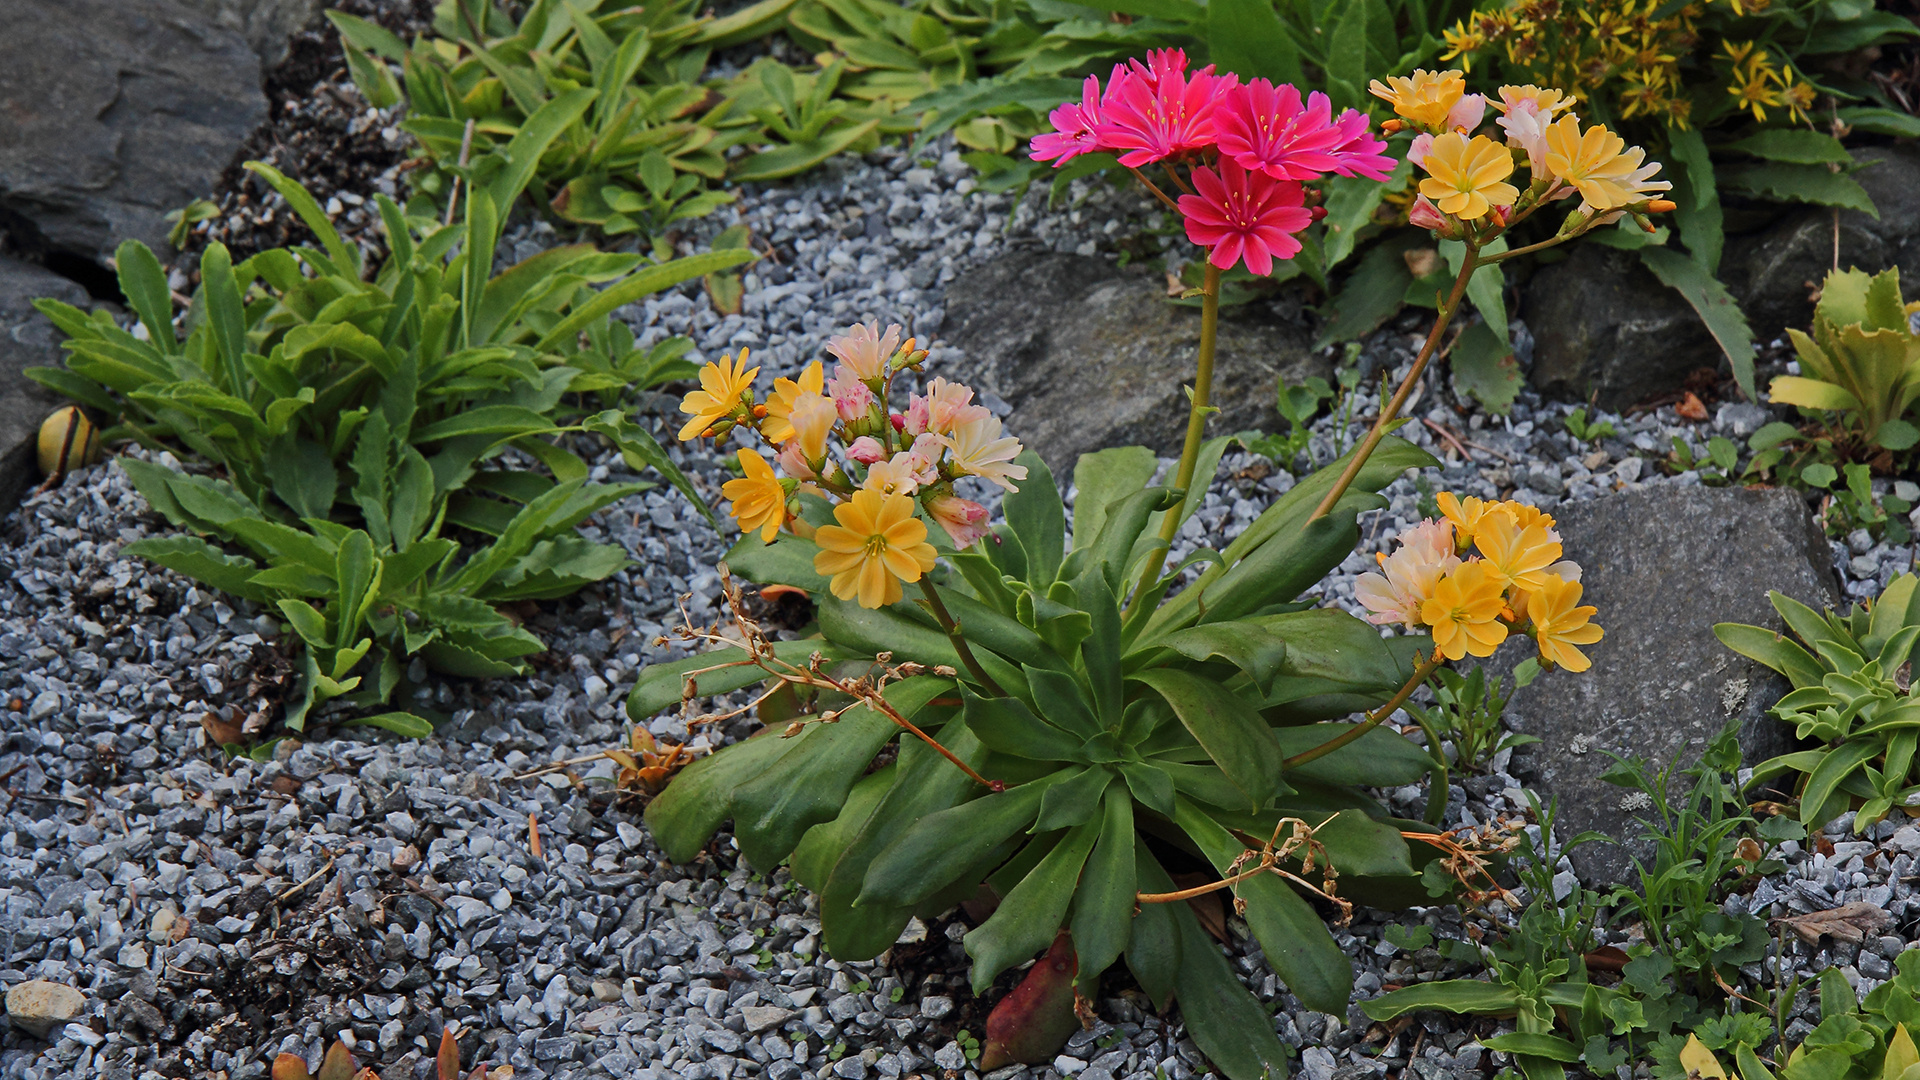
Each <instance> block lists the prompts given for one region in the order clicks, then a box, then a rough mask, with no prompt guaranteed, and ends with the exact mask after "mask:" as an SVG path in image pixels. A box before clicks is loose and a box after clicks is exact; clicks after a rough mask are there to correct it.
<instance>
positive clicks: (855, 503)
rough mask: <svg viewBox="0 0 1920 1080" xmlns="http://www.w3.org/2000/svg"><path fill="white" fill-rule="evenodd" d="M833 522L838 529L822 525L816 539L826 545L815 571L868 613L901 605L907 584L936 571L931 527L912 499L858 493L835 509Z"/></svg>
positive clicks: (837, 592) (835, 591) (836, 592)
mask: <svg viewBox="0 0 1920 1080" xmlns="http://www.w3.org/2000/svg"><path fill="white" fill-rule="evenodd" d="M833 517H834V520H836V521H838V522H839V524H838V525H822V526H821V527H820V529H819V531H818V532H816V533H814V535H813V540H814V543H816V544H819V545H820V551H819V553H818V554H816V555H815V556H814V557H813V568H814V570H815V571H817V572H819V573H821V574H825V575H827V576H828V577H829V578H831V579H832V580H831V582H830V584H831V587H832V589H833V595H835V596H837V597H839V598H840V599H842V600H854V599H857V600H859V602H860V606H861V607H864V608H878V607H885V606H886V605H888V604H894V603H898V602H899V600H900V597H901V596H902V595H903V594H902V591H901V589H900V583H901V582H902V581H919V580H920V575H921V574H924V573H926V572H927V571H929V570H932V569H933V561H934V554H935V553H934V550H933V545H932V544H929V543H927V527H926V526H925V525H923V524H921V523H920V522H919V521H917V520H915V519H914V516H913V500H912V499H911V498H908V497H907V496H905V495H883V494H881V493H880V492H878V491H856V492H854V493H853V498H851V499H849V500H847V501H846V502H843V503H841V504H840V505H839V506H836V507H834V508H833Z"/></svg>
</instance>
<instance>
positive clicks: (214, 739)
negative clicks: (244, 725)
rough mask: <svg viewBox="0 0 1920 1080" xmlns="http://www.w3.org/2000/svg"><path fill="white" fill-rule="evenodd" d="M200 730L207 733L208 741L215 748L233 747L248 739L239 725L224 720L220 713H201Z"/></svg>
mask: <svg viewBox="0 0 1920 1080" xmlns="http://www.w3.org/2000/svg"><path fill="white" fill-rule="evenodd" d="M200 730H202V731H204V732H206V733H207V741H208V742H210V743H212V744H214V745H215V746H231V745H233V744H234V743H238V742H245V741H246V739H247V737H246V735H245V733H243V732H242V731H241V730H240V725H239V724H230V723H228V722H227V721H225V720H222V719H221V718H220V714H218V713H201V714H200Z"/></svg>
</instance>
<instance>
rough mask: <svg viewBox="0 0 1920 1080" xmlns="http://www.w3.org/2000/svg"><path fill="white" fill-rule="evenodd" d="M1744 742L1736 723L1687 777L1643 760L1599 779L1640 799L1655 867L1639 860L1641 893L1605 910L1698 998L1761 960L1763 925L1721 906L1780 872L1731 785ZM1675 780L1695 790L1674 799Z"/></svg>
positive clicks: (1611, 902) (1617, 766)
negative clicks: (1756, 878) (1637, 933)
mask: <svg viewBox="0 0 1920 1080" xmlns="http://www.w3.org/2000/svg"><path fill="white" fill-rule="evenodd" d="M1738 734H1739V725H1738V723H1737V722H1735V723H1729V724H1728V725H1727V726H1726V727H1725V728H1723V729H1722V730H1721V731H1720V733H1719V734H1718V735H1716V736H1715V737H1714V738H1713V739H1712V740H1711V741H1710V742H1709V743H1708V744H1707V748H1706V751H1705V753H1704V754H1703V755H1702V756H1701V759H1700V761H1699V762H1697V763H1695V764H1693V765H1691V766H1688V767H1686V768H1684V769H1682V768H1680V767H1679V762H1678V761H1677V760H1676V761H1671V762H1668V763H1667V764H1666V765H1665V766H1664V767H1662V768H1659V769H1655V768H1653V767H1652V766H1650V765H1649V764H1647V762H1645V761H1644V760H1642V759H1639V758H1621V757H1617V756H1616V757H1614V765H1613V767H1612V768H1611V769H1609V770H1607V771H1606V772H1605V773H1603V774H1601V779H1603V780H1606V781H1607V782H1608V783H1612V784H1618V785H1620V786H1622V787H1625V788H1629V789H1631V790H1633V791H1635V792H1638V793H1639V794H1640V796H1641V797H1642V798H1641V802H1642V803H1643V804H1644V806H1645V809H1646V811H1648V812H1649V814H1650V816H1648V817H1644V818H1641V819H1640V821H1641V822H1642V823H1643V824H1644V825H1645V826H1646V830H1645V832H1644V833H1643V836H1642V838H1643V840H1645V841H1648V842H1650V843H1651V845H1652V847H1653V858H1652V860H1651V861H1650V862H1649V861H1646V860H1643V859H1641V858H1640V857H1639V856H1637V855H1636V856H1634V873H1635V877H1636V878H1638V885H1639V887H1638V888H1637V889H1635V888H1630V887H1626V886H1622V887H1621V888H1619V889H1616V890H1614V892H1613V894H1612V895H1611V896H1609V897H1608V898H1607V903H1608V906H1610V907H1612V908H1613V910H1614V918H1615V919H1616V920H1617V921H1629V920H1630V921H1633V922H1636V923H1638V924H1639V926H1640V928H1641V931H1642V933H1643V934H1644V935H1645V941H1646V944H1645V945H1644V946H1642V947H1640V948H1638V949H1637V950H1636V952H1638V953H1639V954H1640V955H1641V956H1644V957H1649V958H1653V960H1652V962H1654V963H1657V964H1659V965H1661V966H1662V967H1664V968H1665V969H1666V970H1668V971H1677V972H1679V973H1681V974H1683V975H1687V976H1690V977H1692V978H1693V979H1694V980H1695V982H1696V985H1695V986H1694V987H1693V989H1694V991H1695V992H1696V993H1702V994H1704V993H1706V992H1707V991H1708V990H1709V989H1710V987H1712V986H1714V985H1719V986H1726V985H1731V983H1732V981H1733V980H1734V979H1737V978H1738V977H1739V975H1738V968H1739V966H1740V965H1741V964H1748V963H1752V962H1754V961H1757V960H1759V959H1760V958H1761V957H1762V956H1764V955H1765V953H1766V946H1767V929H1766V924H1765V923H1764V922H1762V921H1761V920H1759V919H1756V918H1754V917H1752V916H1750V915H1741V916H1732V915H1728V914H1726V913H1725V912H1724V911H1722V910H1721V905H1722V904H1723V903H1724V902H1725V900H1726V898H1727V895H1728V893H1729V891H1730V890H1731V889H1732V888H1733V887H1734V886H1735V885H1737V884H1739V883H1740V882H1743V881H1745V880H1748V879H1749V878H1751V876H1752V875H1754V874H1756V873H1764V872H1766V871H1768V870H1777V869H1779V864H1778V863H1767V862H1765V861H1764V860H1763V858H1762V856H1763V855H1764V851H1763V850H1761V849H1760V848H1759V847H1758V845H1757V844H1756V843H1755V842H1754V841H1753V840H1752V839H1751V834H1752V833H1753V832H1754V830H1755V829H1756V827H1757V823H1756V822H1755V821H1754V819H1753V817H1752V815H1751V814H1749V813H1748V812H1747V810H1746V805H1745V803H1744V802H1743V801H1742V799H1741V798H1740V792H1739V790H1738V789H1736V788H1735V787H1733V786H1732V785H1730V784H1729V783H1727V781H1726V779H1725V775H1724V774H1727V773H1731V772H1733V771H1735V770H1736V769H1738V768H1739V767H1740V743H1739V738H1738ZM1676 776H1678V777H1685V778H1687V779H1690V780H1692V781H1693V783H1692V787H1691V788H1690V789H1688V790H1687V791H1686V792H1685V793H1684V794H1683V795H1682V796H1681V797H1679V798H1678V799H1675V798H1674V797H1673V796H1672V794H1671V792H1672V791H1673V789H1674V788H1675V787H1676V786H1677V785H1676ZM1662 974H1665V971H1663V972H1662Z"/></svg>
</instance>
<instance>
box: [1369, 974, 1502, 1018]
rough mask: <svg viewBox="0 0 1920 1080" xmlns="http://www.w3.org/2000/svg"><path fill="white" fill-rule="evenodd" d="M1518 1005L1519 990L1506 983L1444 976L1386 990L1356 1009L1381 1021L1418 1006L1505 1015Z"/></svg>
mask: <svg viewBox="0 0 1920 1080" xmlns="http://www.w3.org/2000/svg"><path fill="white" fill-rule="evenodd" d="M1519 1005H1520V992H1519V991H1518V990H1515V989H1513V988H1512V987H1510V986H1501V985H1499V984H1498V983H1490V982H1482V981H1481V980H1479V979H1447V980H1443V981H1441V982H1430V983H1421V984H1418V985H1414V986H1409V987H1406V988H1404V989H1401V990H1389V991H1387V992H1386V993H1384V994H1382V995H1380V996H1379V997H1377V998H1374V999H1373V1000H1372V1001H1363V1002H1361V1003H1360V1009H1361V1011H1363V1012H1365V1013H1366V1014H1367V1015H1368V1016H1370V1017H1372V1018H1373V1019H1375V1020H1382V1021H1385V1020H1392V1019H1394V1018H1395V1017H1399V1016H1404V1015H1406V1014H1407V1013H1410V1012H1416V1011H1419V1010H1422V1009H1438V1010H1440V1011H1442V1012H1451V1013H1466V1014H1468V1015H1472V1016H1507V1015H1511V1014H1512V1013H1513V1012H1514V1010H1515V1009H1517V1008H1518V1007H1519Z"/></svg>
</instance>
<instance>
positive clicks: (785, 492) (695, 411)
mask: <svg viewBox="0 0 1920 1080" xmlns="http://www.w3.org/2000/svg"><path fill="white" fill-rule="evenodd" d="M827 352H828V353H830V354H831V355H832V356H833V357H835V358H836V359H837V361H838V362H837V363H835V364H834V367H833V377H832V378H831V379H829V378H828V377H827V371H826V368H825V366H824V365H823V364H822V363H821V362H820V361H817V360H816V361H814V362H813V363H812V364H809V365H808V366H807V367H806V368H805V369H804V370H802V371H801V372H800V375H799V377H798V378H791V379H789V378H780V379H775V380H774V383H773V389H772V391H771V392H770V393H769V394H768V395H767V397H766V400H764V401H760V400H757V399H756V397H755V394H754V381H755V379H756V378H757V377H758V375H759V374H760V369H759V368H757V367H756V368H749V367H748V366H747V351H746V350H745V349H742V350H741V351H740V354H739V356H738V357H732V356H729V357H725V358H722V359H721V360H719V361H716V362H714V363H709V364H707V365H706V366H705V367H703V368H701V370H700V388H699V389H698V390H694V391H692V392H690V393H688V394H687V395H686V396H685V397H684V398H683V399H682V400H681V402H680V411H681V412H683V413H685V414H687V416H688V420H687V421H686V423H685V424H684V425H682V427H681V428H680V439H681V441H683V442H685V441H689V440H692V439H698V438H716V439H717V438H720V437H723V436H729V435H732V434H734V433H735V432H738V431H745V432H749V433H751V434H753V435H757V436H758V437H759V438H760V440H761V441H762V442H763V443H764V444H765V445H766V446H767V447H768V448H769V449H771V450H772V451H773V458H774V462H773V463H770V462H769V461H768V460H767V459H766V458H765V457H762V456H761V455H760V453H759V452H758V451H756V450H754V449H752V448H747V447H742V448H740V449H739V450H738V451H737V453H736V455H735V456H736V459H737V460H738V461H739V464H740V473H741V475H740V477H739V478H738V479H735V480H729V481H727V482H726V483H725V484H724V485H722V486H721V489H720V490H721V494H722V495H724V496H725V497H726V498H727V500H728V501H729V502H731V503H732V510H731V512H732V515H733V517H734V519H735V520H736V521H737V522H739V525H740V529H741V531H742V532H747V533H755V532H757V533H759V534H760V539H761V541H762V542H764V543H772V542H773V541H774V539H775V538H776V537H778V536H779V534H780V531H781V530H782V529H784V528H789V527H791V529H792V531H794V532H795V533H796V534H798V535H801V536H805V537H810V538H811V539H812V540H813V542H814V543H815V544H816V545H817V546H818V547H819V549H820V550H819V551H818V553H817V554H816V555H815V556H814V569H815V570H817V571H819V572H820V573H821V574H823V575H825V576H826V577H827V578H828V579H829V582H830V588H831V589H832V590H833V594H834V595H835V596H837V597H839V598H840V599H842V600H857V601H858V602H859V603H860V604H861V605H863V606H865V607H881V606H884V605H887V604H893V603H897V602H899V600H900V598H901V596H902V591H901V583H902V582H907V583H911V582H915V581H918V580H920V578H921V576H922V575H923V574H925V573H926V572H927V571H928V570H931V569H932V568H933V563H934V559H935V556H936V552H935V549H934V547H933V545H932V544H930V543H928V542H927V525H926V524H925V523H924V522H923V521H922V518H924V519H925V522H932V523H934V524H937V525H939V526H940V527H941V529H942V530H943V531H944V532H945V533H946V535H947V537H948V538H949V539H950V540H951V541H952V542H953V546H954V547H956V548H965V547H967V546H969V545H971V544H973V543H975V542H977V541H978V540H979V539H980V538H981V537H982V536H984V535H986V533H987V531H988V530H987V509H986V507H984V506H982V505H981V504H979V503H977V502H974V501H972V500H970V499H966V498H963V497H961V496H960V495H959V494H958V493H956V491H955V490H954V486H955V484H956V483H957V482H959V481H961V480H964V479H966V478H967V477H974V478H977V479H979V480H983V481H985V482H987V483H991V484H995V485H997V486H999V487H1001V488H1003V489H1005V490H1007V491H1014V490H1017V489H1016V488H1015V487H1014V483H1013V482H1014V481H1016V480H1023V479H1025V478H1026V475H1027V470H1026V467H1025V466H1024V465H1019V464H1015V459H1016V458H1018V457H1019V456H1020V453H1021V450H1022V447H1021V445H1020V442H1019V440H1017V439H1014V438H1012V437H1011V436H1009V435H1007V434H1006V433H1005V432H1004V431H1003V430H1002V429H1001V426H1000V420H999V419H998V418H997V417H995V416H994V415H993V414H992V413H991V412H989V411H988V410H987V409H986V408H985V407H984V406H982V405H977V404H975V403H974V401H973V391H972V390H969V389H968V388H966V387H964V386H961V385H959V384H957V383H950V382H948V381H947V380H945V379H941V378H935V379H932V380H930V381H929V382H928V383H927V385H926V387H925V392H924V393H921V394H912V395H910V397H909V400H908V402H907V404H906V406H905V408H904V409H903V410H901V411H898V412H896V411H893V410H891V409H890V408H889V405H888V400H889V397H890V395H891V394H892V392H893V390H894V381H895V379H896V377H897V376H898V375H899V374H900V373H901V372H903V371H910V370H911V371H918V370H919V369H920V366H921V364H922V363H923V362H924V361H925V360H926V358H927V354H926V352H925V351H924V350H922V349H919V348H918V347H917V346H916V343H915V341H914V339H912V338H907V339H906V340H905V341H904V342H902V341H901V329H900V327H898V326H889V327H888V328H887V329H886V332H885V333H882V332H881V331H880V329H879V326H878V325H877V324H870V325H866V326H860V325H855V326H853V327H851V328H849V329H848V331H847V332H846V333H845V334H842V335H840V336H838V337H835V338H834V339H832V340H831V341H829V342H828V343H827ZM774 463H777V464H778V466H779V468H778V470H777V471H776V469H775V464H774ZM782 473H784V474H785V475H784V476H782V475H781V474H782ZM802 490H804V491H806V492H808V493H811V494H813V495H817V496H820V497H822V498H825V499H827V500H828V501H830V502H832V503H833V504H835V505H834V509H833V515H834V524H830V525H826V524H823V525H821V526H820V527H819V528H817V529H816V528H814V527H812V526H810V525H808V524H807V523H806V522H805V521H804V520H801V519H800V518H799V517H798V516H797V514H798V504H797V502H796V498H797V496H798V494H799V492H801V491H802ZM916 511H917V512H918V515H919V516H916Z"/></svg>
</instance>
